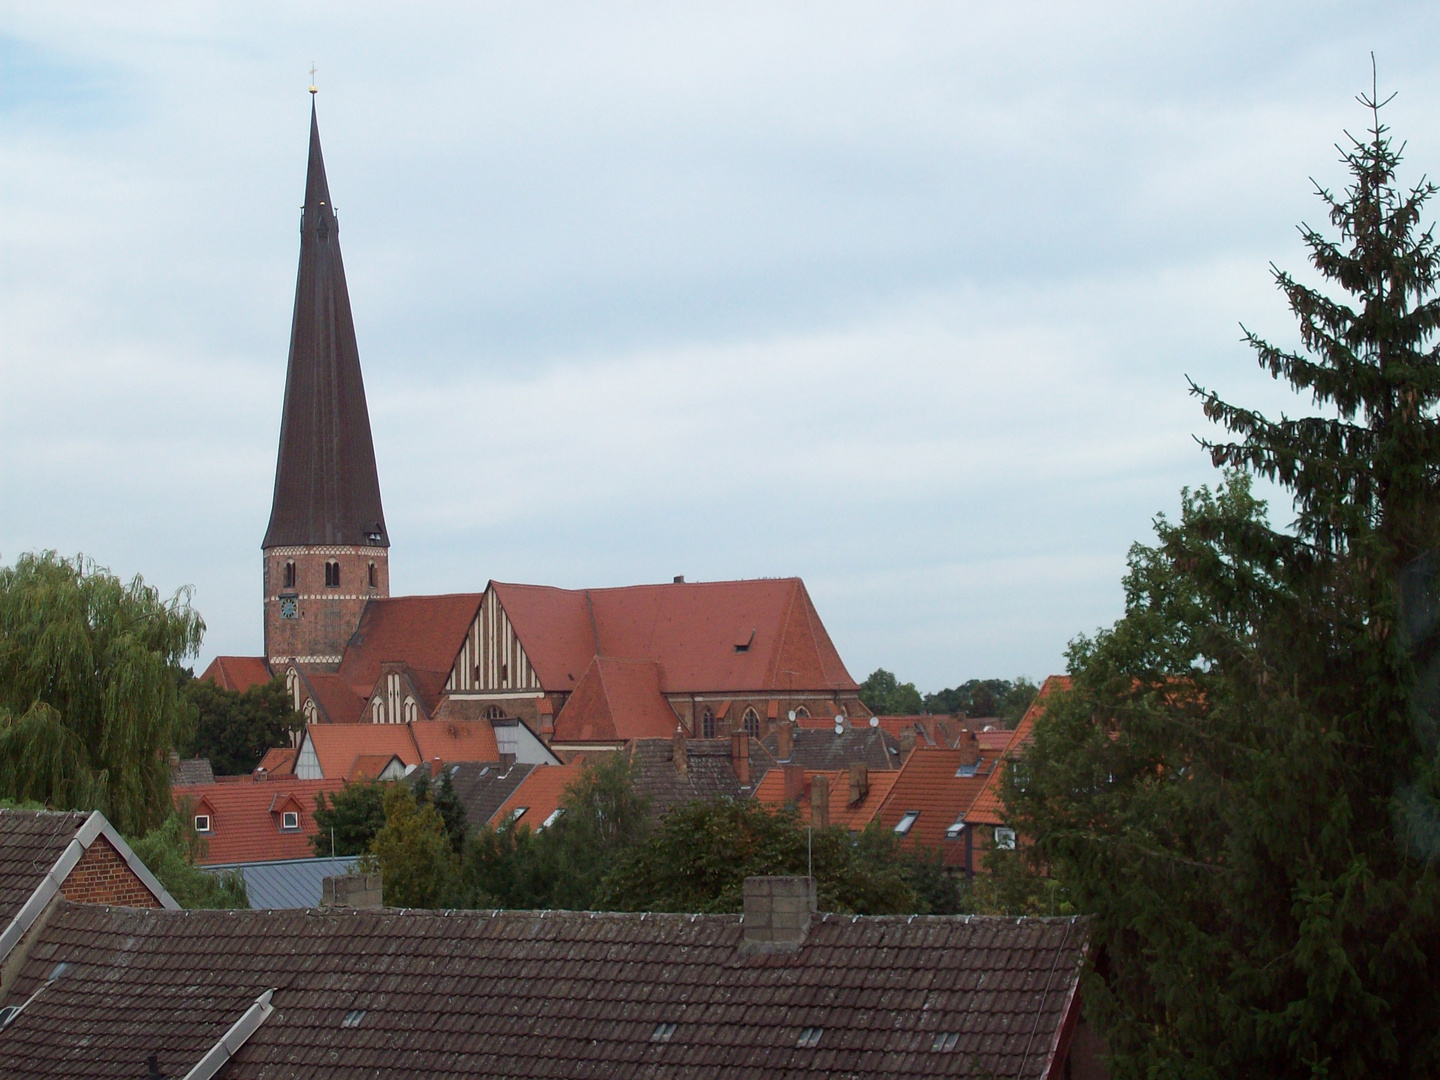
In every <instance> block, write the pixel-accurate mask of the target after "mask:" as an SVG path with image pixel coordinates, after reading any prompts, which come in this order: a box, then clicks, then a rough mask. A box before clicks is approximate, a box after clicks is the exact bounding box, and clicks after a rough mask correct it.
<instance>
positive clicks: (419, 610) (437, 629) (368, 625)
mask: <svg viewBox="0 0 1440 1080" xmlns="http://www.w3.org/2000/svg"><path fill="white" fill-rule="evenodd" d="M482 599H484V594H483V593H451V594H449V595H445V596H391V597H387V598H385V599H383V600H371V601H370V602H369V603H368V604H366V605H365V612H364V614H362V615H361V616H360V625H359V626H358V627H357V628H356V630H355V633H354V635H353V636H352V637H351V638H350V642H349V644H348V645H346V646H345V657H344V659H343V660H341V662H340V669H339V675H340V677H341V678H342V679H344V680H345V682H346V683H348V684H349V685H350V687H351V688H352V690H353V691H354V692H355V694H356V695H357V696H359V697H362V698H363V697H366V696H368V695H369V693H370V691H371V690H372V689H374V687H375V681H376V680H377V679H378V678H380V666H381V665H382V664H384V663H386V662H387V661H396V662H399V663H403V664H407V665H409V666H410V667H411V668H413V669H414V670H415V671H417V672H419V671H432V672H444V673H445V677H446V678H448V677H449V673H450V669H451V668H452V667H453V666H454V664H455V657H456V655H457V654H458V653H459V652H460V646H461V645H463V644H464V642H465V635H466V634H467V633H468V632H469V630H470V624H471V623H472V622H474V621H475V613H476V612H477V611H478V610H479V608H480V601H481V600H482ZM441 682H442V684H443V682H444V679H442V680H441Z"/></svg>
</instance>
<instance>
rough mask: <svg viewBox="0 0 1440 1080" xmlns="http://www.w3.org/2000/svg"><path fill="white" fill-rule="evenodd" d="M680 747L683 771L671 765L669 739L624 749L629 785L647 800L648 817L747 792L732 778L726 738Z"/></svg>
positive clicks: (642, 741)
mask: <svg viewBox="0 0 1440 1080" xmlns="http://www.w3.org/2000/svg"><path fill="white" fill-rule="evenodd" d="M684 746H685V768H684V769H683V770H681V769H679V768H677V767H676V764H675V753H676V749H675V747H676V744H675V741H674V740H673V739H636V740H635V741H634V742H633V743H631V744H630V746H629V747H627V748H626V751H625V752H626V754H628V755H629V758H630V782H631V784H632V785H633V786H634V788H635V791H636V792H637V793H638V794H640V795H643V796H645V797H646V798H648V799H649V800H650V813H651V816H653V817H657V818H658V817H660V816H661V815H662V814H664V813H665V811H667V810H669V809H670V808H671V807H673V806H679V805H681V804H683V803H688V802H693V801H695V800H697V799H700V800H703V801H706V802H709V801H712V800H714V799H726V798H729V799H739V798H742V797H743V796H745V795H748V794H749V793H750V789H749V788H742V787H741V786H740V780H739V778H738V777H737V776H736V775H735V768H734V764H733V759H732V757H731V754H732V743H731V740H730V739H686V740H685V741H684ZM752 747H753V743H752Z"/></svg>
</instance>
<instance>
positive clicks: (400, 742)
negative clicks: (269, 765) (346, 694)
mask: <svg viewBox="0 0 1440 1080" xmlns="http://www.w3.org/2000/svg"><path fill="white" fill-rule="evenodd" d="M305 739H306V741H307V742H309V743H310V745H311V747H313V748H314V750H315V756H316V758H318V759H319V761H320V771H321V773H323V774H324V776H325V779H326V780H338V779H344V778H348V777H350V775H351V771H352V769H353V768H354V766H355V760H356V759H357V758H359V757H362V756H364V757H370V756H373V755H377V754H383V755H385V756H386V757H387V758H388V757H389V756H390V755H392V754H393V755H394V756H395V757H398V758H399V759H400V760H401V761H403V762H404V763H405V764H406V765H418V764H420V751H419V749H418V748H417V747H416V745H415V739H414V737H413V736H411V734H410V729H409V727H408V726H407V725H405V724H309V725H307V726H306V728H305ZM301 746H302V749H303V747H304V744H303V743H302V744H301Z"/></svg>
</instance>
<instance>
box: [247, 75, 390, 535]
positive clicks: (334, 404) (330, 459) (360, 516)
mask: <svg viewBox="0 0 1440 1080" xmlns="http://www.w3.org/2000/svg"><path fill="white" fill-rule="evenodd" d="M319 544H346V545H351V544H360V545H366V546H371V547H389V546H390V537H389V534H388V533H387V532H386V529H385V513H384V511H383V509H382V508H381V505H380V480H379V477H378V476H377V475H376V472H375V446H374V443H373V442H372V441H371V439H370V414H369V411H368V410H367V409H366V407H365V383H364V381H363V380H362V379H361V376H360V351H359V349H358V348H356V345H355V323H354V320H353V319H352V318H351V316H350V295H349V293H348V292H347V291H346V288H345V267H344V265H343V264H342V263H341V261H340V223H339V222H338V221H337V220H336V217H335V211H334V208H333V207H332V206H331V204H330V189H329V186H328V185H327V184H326V182H325V160H324V158H323V157H322V156H321V154H320V126H319V124H318V123H317V122H316V119H315V105H314V101H313V99H312V101H311V105H310V165H309V169H308V171H307V172H306V176H305V211H304V216H303V217H302V218H301V222H300V274H299V279H298V281H297V282H296V284H295V318H294V321H293V322H292V324H291V327H290V366H289V370H288V372H287V373H286V376H285V411H284V415H283V416H282V418H281V420H280V457H279V461H278V462H277V464H276V466H275V500H274V502H273V503H272V504H271V507H270V527H269V528H268V529H267V530H266V532H265V540H264V542H263V544H262V545H261V546H262V547H266V548H271V547H290V546H305V545H319Z"/></svg>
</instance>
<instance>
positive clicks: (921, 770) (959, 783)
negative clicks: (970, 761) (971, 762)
mask: <svg viewBox="0 0 1440 1080" xmlns="http://www.w3.org/2000/svg"><path fill="white" fill-rule="evenodd" d="M960 758H961V752H960V751H959V750H950V749H948V748H946V747H941V746H917V747H916V748H915V752H914V753H913V754H911V755H910V757H909V759H908V760H907V761H906V762H905V767H904V768H903V769H901V770H900V774H899V776H898V777H896V779H895V786H894V787H892V788H891V789H890V797H889V798H888V799H886V800H885V806H884V808H883V809H882V810H881V811H880V824H882V825H884V826H885V827H886V828H888V829H893V828H894V827H895V826H896V825H898V824H899V823H900V820H901V819H902V818H903V817H904V816H905V815H906V814H907V813H910V812H912V811H917V810H918V811H919V813H920V816H919V817H917V818H916V819H915V822H914V824H913V825H911V827H910V831H909V832H907V833H906V834H905V836H904V838H903V839H902V840H901V843H902V844H904V845H905V846H907V847H910V846H914V845H919V846H921V847H927V848H932V849H934V850H936V851H940V852H943V853H944V855H945V857H946V861H947V862H954V861H956V860H957V859H963V851H962V849H961V848H960V847H958V846H957V842H956V841H954V840H950V839H947V837H946V836H945V831H946V830H947V829H949V828H950V827H951V826H952V825H954V824H955V823H956V822H957V821H960V820H961V819H962V818H964V816H965V813H966V811H967V810H969V809H970V807H971V806H972V805H973V804H974V802H975V799H976V797H977V796H978V795H979V794H980V792H981V790H983V789H984V787H985V784H986V782H987V781H988V780H989V778H990V772H991V771H992V770H993V768H994V759H993V758H991V759H988V760H987V759H986V758H984V757H982V758H981V759H980V762H979V763H978V769H977V771H976V772H975V773H974V774H973V775H971V776H959V775H957V773H958V772H959V770H960Z"/></svg>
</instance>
